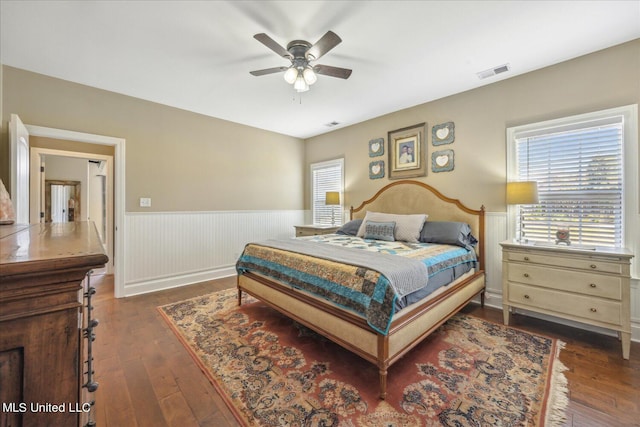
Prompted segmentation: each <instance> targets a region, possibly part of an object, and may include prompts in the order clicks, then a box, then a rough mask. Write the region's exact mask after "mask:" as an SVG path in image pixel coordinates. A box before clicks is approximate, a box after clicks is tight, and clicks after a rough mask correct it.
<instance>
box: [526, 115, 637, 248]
mask: <svg viewBox="0 0 640 427" xmlns="http://www.w3.org/2000/svg"><path fill="white" fill-rule="evenodd" d="M623 125H624V123H623V119H622V116H617V117H608V118H604V119H602V118H600V119H597V120H592V121H583V122H578V123H570V124H564V125H562V126H557V127H554V128H546V129H537V130H533V131H532V130H528V131H526V132H522V133H520V134H518V133H517V132H516V134H515V144H516V146H515V150H516V177H515V178H516V179H515V180H520V181H537V183H538V194H539V201H540V202H539V203H538V204H532V205H521V206H520V212H519V215H520V218H521V221H522V226H523V231H524V233H525V237H526V238H527V239H529V240H533V241H543V242H554V241H555V239H556V231H557V230H558V229H559V228H566V227H568V228H569V231H570V239H571V243H572V245H574V244H578V245H589V246H591V245H595V246H608V247H619V246H622V241H623V176H624V175H623Z"/></svg>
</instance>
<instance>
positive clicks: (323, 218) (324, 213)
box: [311, 159, 344, 225]
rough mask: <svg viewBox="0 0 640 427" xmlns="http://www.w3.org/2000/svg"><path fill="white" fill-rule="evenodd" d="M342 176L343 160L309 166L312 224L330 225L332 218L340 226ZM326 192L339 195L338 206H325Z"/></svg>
mask: <svg viewBox="0 0 640 427" xmlns="http://www.w3.org/2000/svg"><path fill="white" fill-rule="evenodd" d="M343 176H344V160H343V159H337V160H329V161H326V162H321V163H313V164H312V165H311V193H312V194H311V204H312V210H313V223H314V224H322V225H331V224H332V222H333V221H334V218H335V224H337V225H341V224H342V218H343V208H342V206H343V183H344V178H343ZM327 191H337V192H339V193H340V205H335V206H334V205H329V206H327V205H326V204H325V196H326V193H327Z"/></svg>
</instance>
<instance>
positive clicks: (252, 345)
mask: <svg viewBox="0 0 640 427" xmlns="http://www.w3.org/2000/svg"><path fill="white" fill-rule="evenodd" d="M159 311H160V313H161V314H162V316H163V317H164V318H165V319H166V321H167V322H168V323H169V325H170V326H171V328H172V329H173V331H174V332H175V333H176V335H177V336H178V338H179V339H180V340H181V341H182V343H183V344H184V345H185V347H186V348H187V349H188V350H189V352H190V353H191V355H192V356H193V359H194V360H195V362H196V363H197V364H198V365H199V366H200V368H201V369H202V371H203V372H204V374H205V375H206V376H207V377H208V378H209V380H210V381H211V383H212V384H213V385H214V387H215V388H216V389H217V390H218V392H219V393H220V395H221V396H222V397H223V399H224V400H225V402H226V404H227V405H228V406H229V408H230V409H231V411H232V412H233V413H234V415H235V416H236V418H237V419H238V422H239V423H241V424H242V425H246V426H371V427H373V426H375V427H380V426H385V427H396V426H412V427H413V426H416V427H417V426H441V425H444V426H496V425H500V426H505V427H506V426H552V425H560V424H562V421H563V418H564V417H563V414H564V409H565V408H566V405H567V402H568V401H567V397H566V393H567V387H566V385H567V382H566V379H565V377H564V375H563V374H562V371H563V370H565V369H566V368H565V367H564V366H563V365H562V363H561V362H560V361H559V360H558V354H559V352H560V349H561V348H562V346H563V344H562V343H561V342H558V341H557V340H554V339H551V338H547V337H543V336H539V335H534V334H530V333H527V332H523V331H520V330H517V329H514V328H510V327H506V326H503V325H500V324H496V323H491V322H487V321H485V320H481V319H478V318H475V317H472V316H469V315H463V314H457V315H455V316H454V317H452V318H451V319H450V320H449V321H448V322H447V323H445V324H444V325H442V326H441V327H440V328H439V329H438V330H436V331H435V332H434V333H433V334H431V336H429V337H428V338H427V339H425V340H424V341H423V342H422V343H421V344H420V345H418V346H417V347H416V348H414V349H413V350H411V351H410V352H409V353H408V354H407V355H406V356H405V357H403V358H402V359H401V360H399V361H398V362H396V363H395V364H394V365H392V366H391V367H390V368H389V373H388V375H389V376H388V390H387V398H386V400H384V401H383V400H380V399H379V398H378V369H377V367H376V366H374V365H373V364H371V363H369V362H367V361H365V360H363V359H361V358H360V357H358V356H356V355H354V354H352V353H350V352H349V351H347V350H345V349H343V348H342V347H340V346H338V345H336V344H334V343H332V342H331V341H329V340H327V339H325V338H323V337H321V336H319V335H317V334H316V333H314V332H312V331H311V330H309V329H307V328H305V327H303V326H301V325H299V324H298V323H296V322H294V321H292V320H290V319H288V318H287V317H285V316H283V315H281V314H279V313H278V312H276V311H274V310H273V309H271V308H269V307H268V306H266V305H264V304H263V303H261V302H258V301H256V300H255V299H252V298H251V297H248V299H247V301H246V302H243V305H242V306H240V307H238V305H237V291H236V290H235V289H229V290H225V291H221V292H216V293H212V294H209V295H204V296H201V297H197V298H192V299H189V300H186V301H181V302H178V303H173V304H169V305H166V306H163V307H159Z"/></svg>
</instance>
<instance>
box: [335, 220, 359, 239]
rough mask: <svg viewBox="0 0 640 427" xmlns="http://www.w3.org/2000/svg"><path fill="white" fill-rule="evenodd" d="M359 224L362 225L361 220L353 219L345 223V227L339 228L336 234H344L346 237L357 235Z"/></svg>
mask: <svg viewBox="0 0 640 427" xmlns="http://www.w3.org/2000/svg"><path fill="white" fill-rule="evenodd" d="M360 224H362V220H361V219H354V220H351V221H349V222H347V223H346V224H345V225H343V226H342V227H340V229H339V230H338V231H336V234H346V235H348V236H355V235H356V234H358V229H360Z"/></svg>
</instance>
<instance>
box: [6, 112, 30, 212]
mask: <svg viewBox="0 0 640 427" xmlns="http://www.w3.org/2000/svg"><path fill="white" fill-rule="evenodd" d="M9 146H10V152H11V200H12V201H13V206H14V208H15V210H16V223H17V224H29V131H28V130H27V128H26V127H25V125H24V124H23V123H22V121H21V120H20V117H18V116H17V115H16V114H12V115H11V119H10V120H9Z"/></svg>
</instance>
